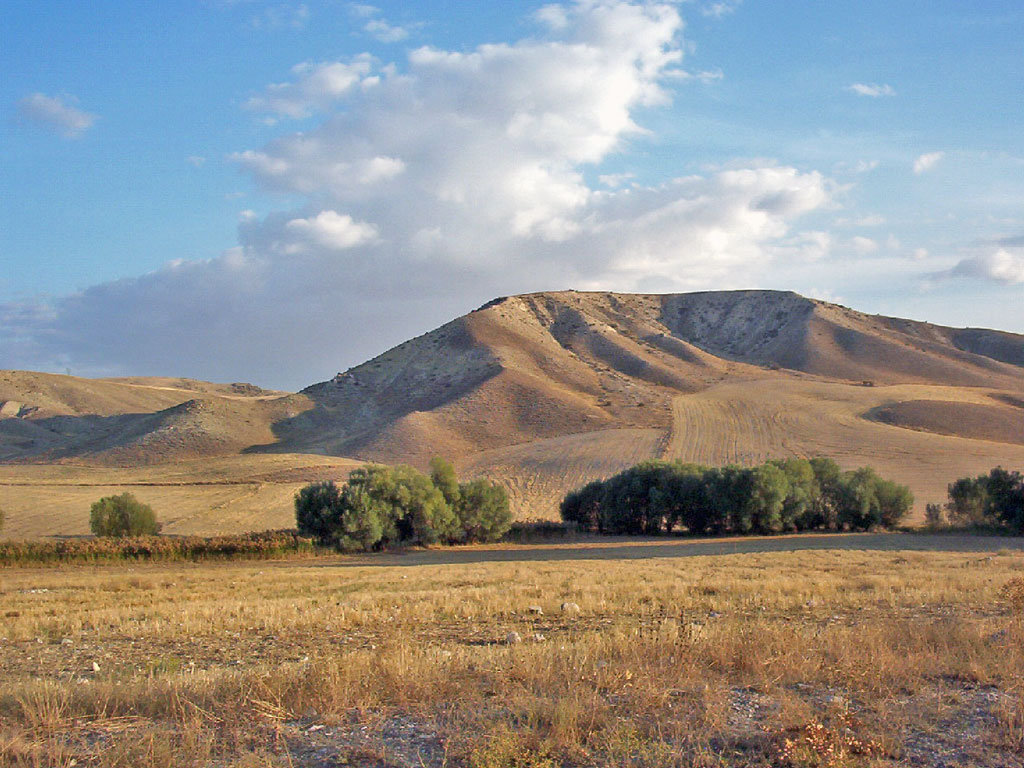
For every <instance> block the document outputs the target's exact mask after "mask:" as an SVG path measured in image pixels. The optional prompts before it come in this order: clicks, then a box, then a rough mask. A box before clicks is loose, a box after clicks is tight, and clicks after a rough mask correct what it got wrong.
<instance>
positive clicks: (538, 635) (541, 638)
mask: <svg viewBox="0 0 1024 768" xmlns="http://www.w3.org/2000/svg"><path fill="white" fill-rule="evenodd" d="M533 639H534V640H536V641H537V642H538V643H543V642H545V641H546V640H547V638H546V637H544V635H542V634H541V633H540V632H537V633H536V634H534V636H533Z"/></svg>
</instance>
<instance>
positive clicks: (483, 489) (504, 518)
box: [456, 478, 512, 541]
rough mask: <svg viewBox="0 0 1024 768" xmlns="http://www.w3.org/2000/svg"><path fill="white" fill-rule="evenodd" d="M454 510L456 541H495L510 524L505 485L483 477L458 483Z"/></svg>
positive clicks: (503, 533)
mask: <svg viewBox="0 0 1024 768" xmlns="http://www.w3.org/2000/svg"><path fill="white" fill-rule="evenodd" d="M458 488H459V503H458V507H457V508H456V511H457V513H458V518H459V527H460V528H461V535H460V539H459V540H460V541H497V540H498V539H500V538H501V537H502V536H504V535H505V533H506V532H507V531H508V529H509V527H510V526H511V525H512V512H511V510H510V509H509V505H508V493H506V491H505V489H504V488H503V487H502V486H500V485H498V484H497V483H493V482H491V481H489V480H485V479H483V478H480V479H477V480H471V481H469V482H468V483H462V484H460V485H459V486H458Z"/></svg>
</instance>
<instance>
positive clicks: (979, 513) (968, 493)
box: [946, 475, 996, 525]
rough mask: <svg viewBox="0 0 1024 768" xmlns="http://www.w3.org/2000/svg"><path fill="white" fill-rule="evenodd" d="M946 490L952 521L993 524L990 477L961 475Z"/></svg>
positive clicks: (964, 523) (961, 523)
mask: <svg viewBox="0 0 1024 768" xmlns="http://www.w3.org/2000/svg"><path fill="white" fill-rule="evenodd" d="M946 492H947V494H948V496H949V503H947V504H946V510H947V511H948V512H949V519H950V522H953V523H957V524H959V525H986V524H987V525H993V524H995V523H996V521H995V519H993V517H992V510H991V500H990V497H989V492H988V477H986V476H985V475H980V476H979V477H961V478H960V479H959V480H956V481H954V482H953V483H950V485H949V486H948V487H947V489H946Z"/></svg>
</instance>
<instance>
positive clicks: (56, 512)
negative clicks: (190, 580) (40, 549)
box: [0, 454, 360, 539]
mask: <svg viewBox="0 0 1024 768" xmlns="http://www.w3.org/2000/svg"><path fill="white" fill-rule="evenodd" d="M359 465H360V462H355V461H352V460H349V459H342V458H337V457H331V456H313V455H303V456H294V455H290V454H275V455H252V456H226V457H217V458H209V459H199V460H191V461H184V462H174V463H169V464H157V465H152V466H144V467H90V466H82V465H75V464H11V465H0V509H3V510H4V511H5V513H6V516H7V519H6V522H5V524H4V530H3V535H4V537H6V538H11V539H35V538H40V537H43V536H81V535H87V534H88V533H89V507H90V506H91V504H92V503H93V502H94V501H96V500H97V499H99V498H101V497H103V496H108V495H111V494H116V493H122V492H124V491H130V492H131V493H132V494H134V495H135V496H136V497H138V498H139V499H140V500H141V501H143V502H145V503H146V504H149V505H150V506H152V507H153V509H154V510H155V511H156V513H157V518H158V519H159V520H160V522H161V523H162V524H163V533H169V534H196V535H200V536H213V535H217V534H225V533H240V532H244V531H259V530H267V529H272V528H291V527H294V525H295V507H294V502H293V499H294V496H295V493H296V491H298V489H299V488H301V487H302V486H303V485H305V484H306V483H310V482H314V481H316V480H327V479H338V480H341V479H345V478H347V477H348V473H349V472H350V471H351V470H352V469H353V468H354V467H356V466H359Z"/></svg>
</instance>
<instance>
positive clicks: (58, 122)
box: [18, 93, 97, 139]
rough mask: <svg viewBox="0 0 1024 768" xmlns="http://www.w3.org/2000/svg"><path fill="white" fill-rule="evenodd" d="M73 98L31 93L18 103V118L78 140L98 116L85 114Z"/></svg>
mask: <svg viewBox="0 0 1024 768" xmlns="http://www.w3.org/2000/svg"><path fill="white" fill-rule="evenodd" d="M76 101H77V99H75V98H74V97H72V96H63V97H61V96H47V95H45V94H42V93H30V94H29V95H28V96H26V97H24V98H23V99H21V101H19V102H18V116H19V118H21V120H22V121H23V122H26V123H34V124H36V125H40V126H43V127H45V128H49V129H50V130H52V131H55V132H57V133H59V134H60V135H61V136H63V137H64V138H66V139H77V138H78V137H79V136H81V135H82V134H83V133H85V132H86V131H87V130H89V128H91V127H92V125H93V124H94V123H95V122H96V120H97V115H94V114H91V113H89V112H83V111H82V110H80V109H78V108H77V107H75V106H72V103H69V102H76Z"/></svg>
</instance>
